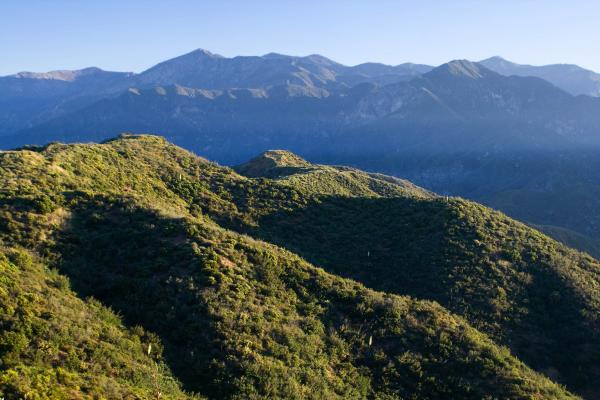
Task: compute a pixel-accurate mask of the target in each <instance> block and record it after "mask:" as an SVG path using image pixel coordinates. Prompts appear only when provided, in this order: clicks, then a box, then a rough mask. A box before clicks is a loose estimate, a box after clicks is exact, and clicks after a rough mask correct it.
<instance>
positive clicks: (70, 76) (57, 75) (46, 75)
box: [11, 67, 107, 82]
mask: <svg viewBox="0 0 600 400" xmlns="http://www.w3.org/2000/svg"><path fill="white" fill-rule="evenodd" d="M104 72H107V71H104V70H102V69H100V68H98V67H88V68H83V69H76V70H56V71H48V72H29V71H23V72H19V73H16V74H14V75H11V77H13V78H19V79H45V80H57V81H67V82H72V81H74V80H76V79H77V78H80V77H82V76H87V75H94V74H100V73H104Z"/></svg>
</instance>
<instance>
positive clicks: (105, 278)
mask: <svg viewBox="0 0 600 400" xmlns="http://www.w3.org/2000/svg"><path fill="white" fill-rule="evenodd" d="M236 170H237V171H238V172H239V173H238V172H236ZM243 173H245V174H247V175H249V176H244V175H243ZM0 188H2V189H0V249H1V253H2V254H3V256H2V257H0V266H1V267H2V268H3V271H4V279H3V280H2V281H0V289H1V290H0V306H1V307H2V308H3V309H4V310H6V311H7V312H5V313H3V314H2V318H3V320H2V321H1V323H2V326H3V327H4V330H3V333H2V342H1V343H2V353H0V356H1V357H2V358H1V360H2V362H1V363H0V371H1V372H0V392H1V393H2V395H4V396H5V397H6V398H18V397H19V396H24V395H25V394H27V393H29V394H34V393H35V394H37V395H39V396H40V398H44V396H45V397H46V398H60V397H63V398H70V397H84V398H85V397H91V396H92V394H94V395H101V396H104V397H106V398H123V397H126V396H130V397H131V396H134V397H135V396H138V397H141V398H152V397H156V395H157V393H158V392H161V393H162V396H163V398H185V397H190V396H192V394H191V393H196V394H197V395H198V396H206V397H208V398H231V399H233V398H440V397H445V398H448V397H451V398H473V399H479V398H486V397H490V398H514V399H518V398H575V397H576V396H575V395H574V394H572V393H579V394H583V395H585V396H589V398H596V397H597V396H598V388H597V386H596V382H597V381H598V375H597V374H598V371H597V370H596V369H595V368H594V366H595V365H597V364H598V360H599V359H600V357H599V354H598V349H599V348H600V347H599V346H598V344H599V336H598V331H597V326H598V325H597V323H598V315H599V314H598V310H599V304H600V295H599V294H598V290H599V289H598V288H599V287H600V286H599V285H598V280H599V277H598V276H599V274H600V267H599V264H598V262H597V261H596V260H594V259H593V258H591V257H589V256H586V255H584V254H581V253H577V252H576V251H573V250H570V249H568V248H566V247H565V246H563V245H560V244H559V243H557V242H555V241H553V240H551V239H550V238H548V237H546V236H544V235H542V234H540V233H539V232H537V231H535V230H533V229H531V228H529V227H527V226H525V225H523V224H520V223H518V222H516V221H514V220H511V219H510V218H508V217H506V216H504V215H502V214H500V213H498V212H494V211H492V210H490V209H487V208H485V207H483V206H480V205H478V204H475V203H471V202H468V201H465V200H462V199H459V198H447V197H438V196H436V195H434V194H432V193H430V192H428V191H425V190H423V189H420V188H418V187H416V186H414V185H412V184H410V183H409V182H406V181H403V180H400V179H396V178H390V177H386V176H382V175H378V174H369V173H365V172H362V171H359V170H356V169H352V168H347V167H331V166H320V165H316V164H310V163H308V162H307V161H305V160H303V159H301V158H300V157H298V156H296V155H294V154H292V153H289V152H282V151H270V152H267V153H265V154H263V155H262V156H259V157H258V158H257V159H255V160H253V161H250V162H249V163H248V164H246V165H243V166H240V167H239V168H236V169H235V170H234V169H231V168H227V167H221V166H219V165H217V164H214V163H212V162H209V161H207V160H206V159H202V158H200V157H197V156H195V155H193V154H192V153H189V152H187V151H185V150H183V149H181V148H178V147H176V146H174V145H171V144H169V143H168V142H166V141H165V140H164V139H162V138H160V137H155V136H132V135H124V136H121V137H120V138H117V139H114V140H110V141H107V142H105V143H102V144H72V145H65V144H59V143H54V144H50V145H47V146H44V147H29V148H25V149H21V150H16V151H7V152H1V153H0ZM349 278H350V279H349ZM35 293H39V294H37V295H36V294H35ZM94 299H96V300H94ZM83 326H85V328H83ZM144 371H146V372H144ZM152 371H153V372H152ZM554 382H559V383H561V384H563V385H566V386H567V388H566V389H565V388H564V387H563V386H560V385H558V384H556V383H554Z"/></svg>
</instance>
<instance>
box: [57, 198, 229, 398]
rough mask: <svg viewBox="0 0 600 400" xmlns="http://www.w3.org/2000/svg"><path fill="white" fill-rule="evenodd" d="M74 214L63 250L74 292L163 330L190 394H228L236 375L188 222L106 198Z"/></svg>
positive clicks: (60, 244) (169, 358) (168, 357)
mask: <svg viewBox="0 0 600 400" xmlns="http://www.w3.org/2000/svg"><path fill="white" fill-rule="evenodd" d="M71 211H72V217H71V219H70V221H69V223H68V226H67V228H66V229H64V230H63V231H62V232H60V234H59V237H58V240H57V245H56V247H57V250H58V251H59V253H60V256H61V259H60V261H59V263H58V268H59V270H60V271H61V272H62V273H64V274H65V275H67V276H68V277H69V279H70V281H71V283H72V287H73V289H74V290H75V291H76V292H77V293H78V294H79V295H80V296H82V297H87V296H92V297H94V298H96V299H98V300H100V301H101V302H102V303H103V304H104V305H106V306H109V307H110V308H112V309H113V310H114V311H115V312H117V313H118V314H119V315H121V316H122V319H123V321H124V323H125V324H126V325H127V326H129V327H134V326H138V325H139V326H142V327H143V328H144V329H145V330H147V331H151V332H154V333H156V334H157V335H158V336H159V337H160V340H161V343H162V345H163V346H164V351H163V354H164V358H165V361H166V362H167V364H168V365H169V367H170V368H171V370H172V371H173V373H174V375H175V376H176V377H177V378H178V379H179V381H180V382H181V383H182V384H183V387H184V389H185V390H187V391H192V392H196V393H201V394H203V395H208V396H211V397H227V394H228V393H229V392H228V391H229V390H232V389H231V387H230V386H228V385H227V382H228V380H229V379H228V378H229V377H230V376H231V375H233V374H234V371H233V370H232V369H231V368H230V367H229V365H228V363H227V360H226V359H225V355H224V354H223V353H224V352H222V351H220V350H221V349H220V345H219V344H220V343H222V339H223V338H222V337H221V336H220V334H219V333H218V330H217V329H216V327H215V325H216V324H217V323H218V321H216V320H215V318H214V317H213V316H212V315H211V313H210V311H209V309H208V307H207V303H206V301H205V299H204V298H203V296H202V290H203V289H204V288H205V287H206V285H207V278H208V277H207V276H206V274H205V273H204V272H203V268H202V265H203V263H204V262H205V260H204V259H203V257H202V256H201V255H199V254H197V249H196V251H195V250H194V248H193V246H192V243H191V242H190V241H189V240H187V238H188V234H187V232H186V229H187V227H186V225H185V223H184V220H182V219H176V218H167V217H164V216H161V215H159V214H158V213H156V212H153V211H149V210H146V209H142V208H140V207H138V206H136V205H134V204H132V203H131V202H129V201H127V200H124V199H115V198H108V197H104V196H96V197H92V198H85V199H78V200H77V202H76V205H75V206H74V207H73V208H72V210H71ZM156 350H160V349H156ZM156 350H154V351H156ZM214 363H219V364H220V368H214Z"/></svg>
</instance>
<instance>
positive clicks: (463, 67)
mask: <svg viewBox="0 0 600 400" xmlns="http://www.w3.org/2000/svg"><path fill="white" fill-rule="evenodd" d="M436 69H442V70H444V71H447V72H449V73H450V74H452V75H456V76H464V77H467V78H471V79H480V78H483V76H484V75H483V71H482V69H481V67H480V66H479V65H477V64H475V63H473V62H471V61H468V60H453V61H450V62H449V63H447V64H444V65H442V66H440V67H438V68H436Z"/></svg>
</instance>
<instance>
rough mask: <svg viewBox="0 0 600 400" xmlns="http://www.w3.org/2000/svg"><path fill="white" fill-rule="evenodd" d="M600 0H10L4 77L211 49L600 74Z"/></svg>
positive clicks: (123, 66) (0, 12)
mask: <svg viewBox="0 0 600 400" xmlns="http://www.w3.org/2000/svg"><path fill="white" fill-rule="evenodd" d="M599 21H600V1H597V0H588V1H583V0H569V1H567V0H543V1H541V0H540V1H535V0H504V1H496V0H480V1H471V0H455V1H450V0H438V1H433V0H410V1H404V0H389V1H388V0H368V1H367V0H319V1H315V0H302V1H301V0H294V1H288V0H278V1H275V0H214V1H213V0H189V1H183V0H170V1H167V0H164V1H158V0H143V1H142V0H139V1H138V0H119V1H117V0H101V1H92V0H89V1H88V0H47V1H42V0H2V1H1V2H0V54H1V55H2V56H1V58H0V75H8V74H12V73H16V72H20V71H35V72H42V71H49V70H56V69H79V68H84V67H89V66H96V67H100V68H102V69H106V70H117V71H133V72H140V71H143V70H145V69H147V68H149V67H151V66H152V65H154V64H156V63H158V62H161V61H164V60H166V59H169V58H172V57H175V56H178V55H181V54H184V53H187V52H190V51H192V50H194V49H197V48H204V49H207V50H210V51H212V52H214V53H218V54H221V55H224V56H228V57H231V56H236V55H262V54H266V53H269V52H277V53H283V54H290V55H308V54H315V53H317V54H322V55H324V56H326V57H329V58H331V59H333V60H335V61H338V62H341V63H343V64H347V65H355V64H359V63H362V62H366V61H373V62H382V63H386V64H400V63H403V62H415V63H424V64H431V65H439V64H442V63H444V62H447V61H450V60H453V59H469V60H473V61H477V60H481V59H484V58H487V57H491V56H494V55H500V56H502V57H504V58H506V59H509V60H511V61H514V62H518V63H526V64H534V65H542V64H551V63H573V64H578V65H580V66H582V67H585V68H588V69H592V70H595V71H599V72H600V23H599Z"/></svg>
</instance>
